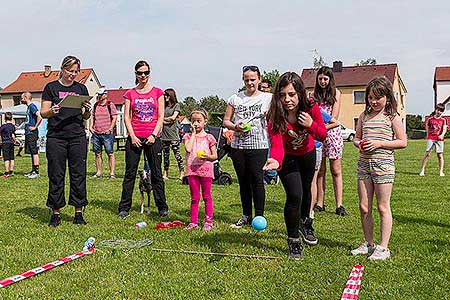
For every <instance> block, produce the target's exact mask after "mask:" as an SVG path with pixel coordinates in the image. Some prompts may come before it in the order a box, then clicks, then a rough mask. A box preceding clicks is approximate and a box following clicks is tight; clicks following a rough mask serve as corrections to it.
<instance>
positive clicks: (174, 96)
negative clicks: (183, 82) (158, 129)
mask: <svg viewBox="0 0 450 300" xmlns="http://www.w3.org/2000/svg"><path fill="white" fill-rule="evenodd" d="M164 96H169V106H170V107H172V106H174V105H175V104H176V103H178V100H177V93H175V90H174V89H172V88H168V89H165V90H164ZM166 103H167V102H166V101H164V106H167V105H166Z"/></svg>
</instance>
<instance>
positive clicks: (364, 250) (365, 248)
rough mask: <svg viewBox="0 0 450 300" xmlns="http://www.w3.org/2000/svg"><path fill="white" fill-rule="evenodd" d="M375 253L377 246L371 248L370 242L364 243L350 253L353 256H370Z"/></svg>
mask: <svg viewBox="0 0 450 300" xmlns="http://www.w3.org/2000/svg"><path fill="white" fill-rule="evenodd" d="M374 251H375V246H370V245H369V243H368V242H364V243H362V244H361V245H360V246H359V247H358V248H356V249H353V250H352V251H350V253H351V254H352V255H368V254H369V255H370V254H372V253H373V252H374Z"/></svg>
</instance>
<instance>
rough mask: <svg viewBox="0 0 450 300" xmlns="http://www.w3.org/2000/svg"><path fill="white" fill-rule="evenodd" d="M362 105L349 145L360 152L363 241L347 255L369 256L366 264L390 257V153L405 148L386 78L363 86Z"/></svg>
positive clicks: (393, 168)
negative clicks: (376, 222)
mask: <svg viewBox="0 0 450 300" xmlns="http://www.w3.org/2000/svg"><path fill="white" fill-rule="evenodd" d="M365 102H366V108H365V110H364V112H363V113H362V114H361V115H360V116H359V119H358V124H357V126H356V134H355V139H354V141H353V144H354V145H355V146H356V147H357V148H359V152H360V156H359V160H358V168H357V171H358V194H359V210H360V214H361V223H362V227H363V231H364V238H365V241H364V243H363V244H362V245H361V246H359V247H358V248H356V249H354V250H352V251H351V253H352V254H353V255H358V254H363V255H369V259H370V260H386V259H388V258H389V257H390V251H389V249H388V244H389V238H390V236H391V231H392V213H391V206H390V200H391V192H392V185H393V183H394V176H395V165H394V151H393V150H394V149H401V148H405V147H406V145H407V140H406V134H405V130H404V129H403V124H402V121H401V119H400V117H399V115H398V113H397V101H396V100H395V97H394V93H393V91H392V85H391V83H390V82H389V80H387V79H386V77H377V78H374V79H372V80H371V81H370V82H369V83H368V84H367V87H366V99H365ZM394 136H395V138H394ZM374 194H375V195H376V200H377V209H378V214H379V215H380V245H376V244H375V241H374V238H373V217H372V203H373V196H374Z"/></svg>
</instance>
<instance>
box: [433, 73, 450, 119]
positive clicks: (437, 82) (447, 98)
mask: <svg viewBox="0 0 450 300" xmlns="http://www.w3.org/2000/svg"><path fill="white" fill-rule="evenodd" d="M433 89H434V107H436V104H438V103H441V102H444V103H445V113H444V115H447V116H448V115H450V67H436V69H435V70H434V83H433Z"/></svg>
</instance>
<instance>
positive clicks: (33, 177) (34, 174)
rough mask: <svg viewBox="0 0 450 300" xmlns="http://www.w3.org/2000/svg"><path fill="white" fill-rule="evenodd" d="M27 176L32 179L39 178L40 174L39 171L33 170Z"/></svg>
mask: <svg viewBox="0 0 450 300" xmlns="http://www.w3.org/2000/svg"><path fill="white" fill-rule="evenodd" d="M27 177H28V178H30V179H36V178H39V177H40V176H39V173H36V172H31V174H30V175H28V176H27Z"/></svg>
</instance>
